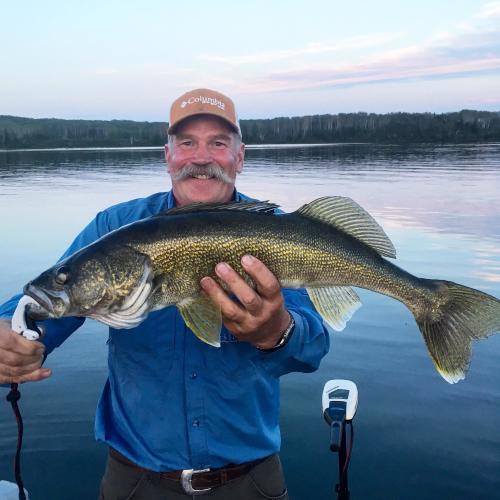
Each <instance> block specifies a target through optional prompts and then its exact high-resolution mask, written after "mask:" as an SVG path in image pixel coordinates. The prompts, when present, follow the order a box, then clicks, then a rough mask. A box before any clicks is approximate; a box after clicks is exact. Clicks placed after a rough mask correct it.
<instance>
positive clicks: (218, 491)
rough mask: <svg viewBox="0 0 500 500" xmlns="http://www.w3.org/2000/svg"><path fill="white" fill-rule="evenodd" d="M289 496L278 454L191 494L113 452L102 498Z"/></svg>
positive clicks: (251, 499)
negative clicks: (125, 462)
mask: <svg viewBox="0 0 500 500" xmlns="http://www.w3.org/2000/svg"><path fill="white" fill-rule="evenodd" d="M187 498H191V499H195V500H204V499H205V498H207V499H214V498H216V499H218V500H257V499H259V500H260V499H263V498H264V499H269V498H272V499H280V500H281V499H285V500H288V494H287V491H286V484H285V478H284V476H283V469H282V468H281V462H280V459H279V456H278V455H272V456H270V457H269V458H268V459H266V460H264V461H263V462H261V463H259V464H257V465H256V466H255V467H254V468H252V469H251V470H250V472H248V473H247V474H245V475H243V476H241V477H239V478H237V479H234V480H233V481H230V482H228V483H226V484H224V485H222V486H219V487H218V488H213V489H212V490H211V491H209V492H208V493H205V494H203V495H196V496H191V495H187V494H186V493H185V492H184V490H183V489H182V486H181V485H180V483H179V482H178V481H175V480H172V479H168V478H165V477H162V476H161V474H158V473H155V472H146V471H141V470H140V469H137V468H135V467H132V466H130V465H125V464H123V463H121V462H119V461H117V460H116V459H115V458H113V457H111V456H109V457H108V463H107V465H106V472H105V473H104V477H103V479H102V483H101V493H100V496H99V499H100V500H186V499H187Z"/></svg>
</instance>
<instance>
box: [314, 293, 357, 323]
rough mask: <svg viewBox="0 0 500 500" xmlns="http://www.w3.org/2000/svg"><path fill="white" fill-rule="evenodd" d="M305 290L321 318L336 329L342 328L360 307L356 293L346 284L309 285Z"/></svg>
mask: <svg viewBox="0 0 500 500" xmlns="http://www.w3.org/2000/svg"><path fill="white" fill-rule="evenodd" d="M306 290H307V293H308V294H309V297H310V299H311V301H312V303H313V304H314V307H316V310H317V311H318V312H319V314H321V316H322V318H323V319H324V320H325V321H326V322H327V323H328V324H329V325H330V326H331V327H332V328H333V329H334V330H337V331H341V330H343V329H344V328H345V326H346V323H347V322H348V321H349V320H350V319H351V317H352V315H353V314H354V313H355V312H356V311H357V310H358V309H359V308H360V307H361V301H360V299H359V297H358V294H357V293H356V292H355V291H354V290H353V289H352V288H351V287H348V286H330V287H318V288H316V287H315V288H312V287H310V288H307V289H306Z"/></svg>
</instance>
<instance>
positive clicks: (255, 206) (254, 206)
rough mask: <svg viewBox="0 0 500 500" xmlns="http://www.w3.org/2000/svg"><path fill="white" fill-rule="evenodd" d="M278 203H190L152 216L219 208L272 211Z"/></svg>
mask: <svg viewBox="0 0 500 500" xmlns="http://www.w3.org/2000/svg"><path fill="white" fill-rule="evenodd" d="M278 206H279V205H276V204H275V203H270V202H269V201H258V200H255V201H246V200H245V201H230V202H229V203H191V204H190V205H184V206H183V207H174V208H169V209H167V210H164V211H163V212H159V213H158V214H156V215H155V216H154V217H157V216H160V215H161V216H163V215H179V214H187V213H191V212H213V211H221V210H246V211H249V212H262V213H274V211H275V210H276V209H277V208H278Z"/></svg>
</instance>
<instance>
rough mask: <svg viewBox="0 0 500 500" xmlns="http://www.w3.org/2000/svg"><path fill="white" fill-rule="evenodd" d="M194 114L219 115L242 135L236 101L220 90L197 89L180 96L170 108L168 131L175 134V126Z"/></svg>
mask: <svg viewBox="0 0 500 500" xmlns="http://www.w3.org/2000/svg"><path fill="white" fill-rule="evenodd" d="M194 115H213V116H218V117H219V118H221V119H222V120H224V121H225V122H226V123H227V124H228V125H229V126H230V127H231V128H232V129H234V131H235V132H236V133H237V134H238V135H239V136H240V137H241V129H240V124H239V122H238V117H237V116H236V109H235V108H234V102H233V101H232V100H231V99H230V98H229V97H227V96H225V95H224V94H221V93H220V92H216V91H215V90H210V89H195V90H190V91H189V92H186V93H185V94H182V95H181V96H180V97H178V98H177V99H176V100H175V101H174V102H173V103H172V107H171V108H170V122H169V127H168V133H169V134H174V133H175V127H176V126H177V125H178V124H179V123H180V122H181V121H182V120H185V119H186V118H189V117H190V116H194Z"/></svg>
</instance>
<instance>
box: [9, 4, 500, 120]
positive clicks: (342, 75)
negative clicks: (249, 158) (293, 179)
mask: <svg viewBox="0 0 500 500" xmlns="http://www.w3.org/2000/svg"><path fill="white" fill-rule="evenodd" d="M0 27H1V28H0V47H1V49H0V115H2V114H3V115H15V116H27V117H36V118H39V117H55V118H77V119H80V118H82V119H104V120H109V119H131V120H147V121H167V120H168V110H169V106H170V103H171V102H172V101H173V100H174V99H175V98H176V97H178V96H179V95H180V94H182V93H184V92H185V91H187V90H190V89H194V88H200V87H204V88H212V89H215V90H218V91H220V92H223V93H225V94H227V95H229V96H230V97H232V98H233V100H234V101H235V103H236V106H237V110H238V114H239V117H240V118H242V119H248V118H273V117H276V116H302V115H310V114H325V113H332V114H335V113H341V112H345V113H348V112H358V111H365V112H375V113H388V112H396V111H406V112H435V113H442V112H450V111H458V110H461V109H480V110H489V111H500V1H498V0H497V1H480V0H478V1H476V0H433V1H429V0H419V1H418V2H410V1H401V0H394V1H392V0H378V1H363V2H362V1H350V2H346V1H337V0H308V1H302V0H297V1H294V0H247V1H245V2H236V1H234V0H231V1H226V0H211V1H206V0H205V1H202V0H190V1H189V2H172V1H170V0H121V1H116V0H107V1H106V0H99V1H95V0H86V1H85V2H82V1H81V0H78V1H76V0H64V1H62V0H45V1H40V0H23V1H22V2H9V1H8V0H0Z"/></svg>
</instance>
